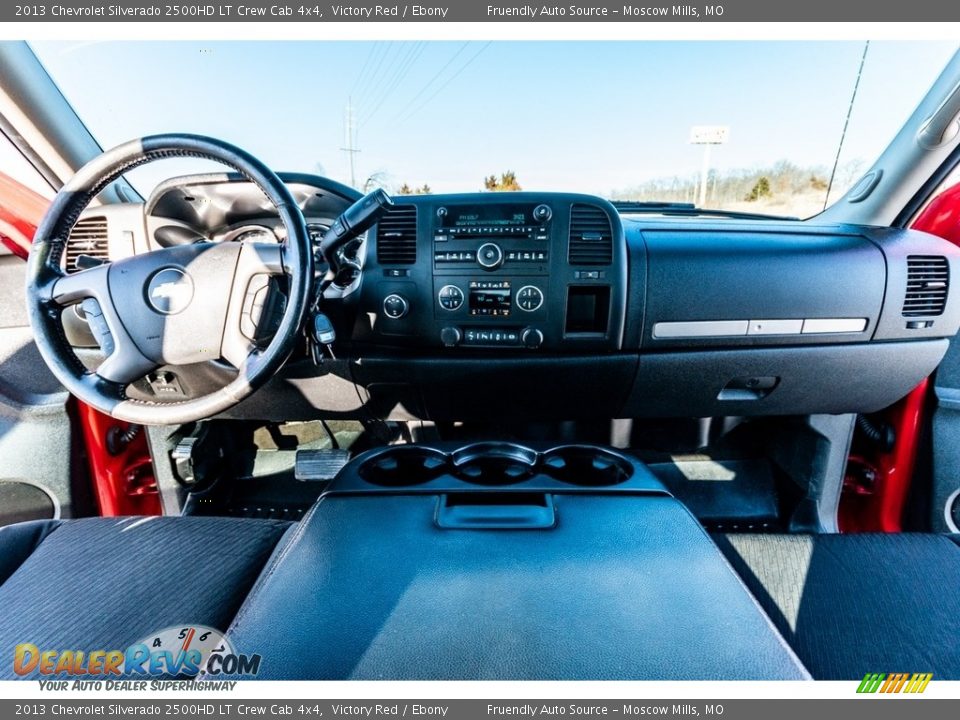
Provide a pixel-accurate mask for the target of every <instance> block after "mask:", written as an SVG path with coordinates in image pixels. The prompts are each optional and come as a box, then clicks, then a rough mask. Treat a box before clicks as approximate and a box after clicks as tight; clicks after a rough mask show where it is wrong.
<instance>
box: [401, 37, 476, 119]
mask: <svg viewBox="0 0 960 720" xmlns="http://www.w3.org/2000/svg"><path fill="white" fill-rule="evenodd" d="M469 44H470V43H469V42H465V43H464V44H463V45H461V46H460V48H459V49H458V50H457V51H456V52H455V53H454V54H453V55H452V56H451V57H450V59H449V60H447V62H445V63H444V64H443V67H441V68H440V69H439V70H438V71H437V72H436V74H434V76H433V77H431V78H430V79H429V80H427V83H426V85H424V86H423V87H422V88H420V90H419V92H417V94H416V95H414V96H413V97H412V98H410V100H409V101H408V102H407V104H406V105H404V106H403V108H401V109H400V111H399V112H398V113H397V116H398V117H399V116H400V115H403V114H404V113H405V112H406V111H407V110H408V109H409V108H410V107H412V106H413V104H414V103H415V102H416V101H417V99H418V98H420V97H421V96H422V95H423V94H424V93H425V92H426V91H427V90H428V89H429V88H430V86H431V85H433V83H434V82H436V80H437V78H439V77H440V76H441V75H443V73H444V72H445V71H446V69H447V68H448V67H450V65H452V64H453V61H454V60H456V59H457V58H458V57H460V54H461V53H462V52H463V51H464V50H466V49H467V46H468V45H469Z"/></svg>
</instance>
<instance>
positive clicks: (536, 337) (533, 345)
mask: <svg viewBox="0 0 960 720" xmlns="http://www.w3.org/2000/svg"><path fill="white" fill-rule="evenodd" d="M520 342H522V343H523V346H524V347H525V348H530V349H531V350H536V349H537V348H538V347H540V346H541V345H543V333H542V332H540V331H539V330H537V329H536V328H524V330H523V332H522V333H520Z"/></svg>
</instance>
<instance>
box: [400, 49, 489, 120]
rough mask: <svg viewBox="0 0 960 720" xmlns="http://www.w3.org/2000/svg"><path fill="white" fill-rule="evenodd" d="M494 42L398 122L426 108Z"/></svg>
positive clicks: (476, 54) (471, 58) (480, 50)
mask: <svg viewBox="0 0 960 720" xmlns="http://www.w3.org/2000/svg"><path fill="white" fill-rule="evenodd" d="M492 44H493V41H492V40H490V41H488V42H487V43H486V44H485V45H484V46H483V47H481V48H480V49H479V50H477V52H475V53H474V54H473V55H471V56H470V59H469V60H467V61H466V62H465V63H464V64H463V65H461V66H460V69H459V70H457V71H456V72H455V73H454V74H453V75H451V76H450V77H449V78H448V79H447V81H446V82H445V83H443V85H441V86H440V87H438V88H437V89H436V91H435V92H434V93H433V94H432V95H430V96H429V97H428V98H427V99H426V100H424V101H423V102H422V103H420V104H419V105H418V106H417V107H416V108H414V109H413V110H412V111H410V112H409V113H407V114H406V115H404V116H403V117H401V118H399V119H398V120H397V123H398V124H399V123H402V122H406V121H407V120H409V119H410V118H412V117H413V116H414V115H416V114H417V113H418V112H420V110H421V109H422V108H424V107H425V106H426V105H427V104H429V102H430V101H431V100H433V99H434V98H435V97H436V96H437V95H439V94H440V93H441V92H443V90H444V88H446V87H447V86H448V85H449V84H450V83H452V82H453V81H454V80H456V79H457V78H458V77H460V74H461V73H462V72H463V71H464V70H466V69H467V68H468V67H470V65H471V64H473V61H474V60H476V59H477V58H478V57H480V55H481V54H482V53H483V51H484V50H486V49H487V48H488V47H490V46H491V45H492Z"/></svg>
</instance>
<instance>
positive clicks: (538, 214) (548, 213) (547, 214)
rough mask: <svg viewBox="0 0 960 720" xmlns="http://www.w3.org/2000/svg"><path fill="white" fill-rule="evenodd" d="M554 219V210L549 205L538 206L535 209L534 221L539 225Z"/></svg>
mask: <svg viewBox="0 0 960 720" xmlns="http://www.w3.org/2000/svg"><path fill="white" fill-rule="evenodd" d="M552 217H553V210H551V209H550V206H549V205H537V206H536V207H535V208H534V209H533V219H534V220H536V221H537V222H538V223H545V222H547V221H548V220H549V219H550V218H552Z"/></svg>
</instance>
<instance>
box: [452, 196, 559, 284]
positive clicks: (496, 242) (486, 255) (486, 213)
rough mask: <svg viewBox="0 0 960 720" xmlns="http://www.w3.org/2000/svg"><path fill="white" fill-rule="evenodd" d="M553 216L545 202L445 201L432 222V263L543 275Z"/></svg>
mask: <svg viewBox="0 0 960 720" xmlns="http://www.w3.org/2000/svg"><path fill="white" fill-rule="evenodd" d="M552 219H553V210H552V209H551V208H550V206H549V205H547V204H545V203H537V204H533V203H486V204H469V205H461V204H453V205H449V206H448V205H442V206H440V207H438V208H437V209H436V212H435V220H434V226H433V262H434V267H435V268H436V269H437V270H443V269H449V270H455V271H458V272H462V271H463V270H464V269H467V268H471V269H472V268H480V269H481V270H483V271H484V272H497V271H500V272H504V271H508V270H518V271H523V272H524V273H525V274H530V273H531V272H532V273H533V274H543V275H545V274H546V273H547V263H548V262H549V260H550V244H551V243H550V241H551V220H552Z"/></svg>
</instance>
